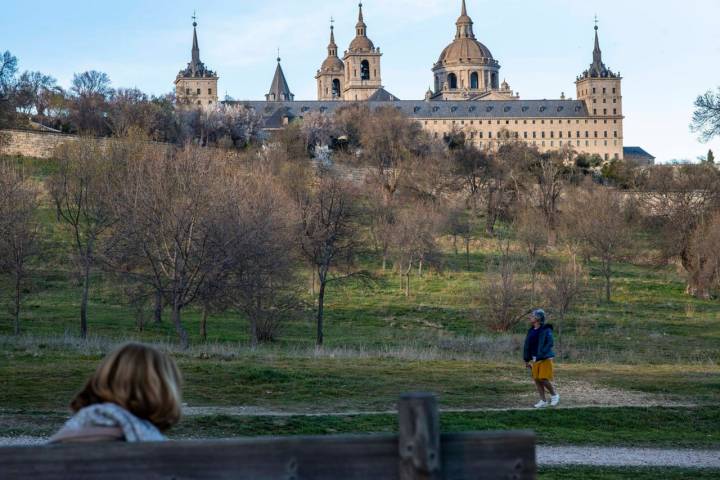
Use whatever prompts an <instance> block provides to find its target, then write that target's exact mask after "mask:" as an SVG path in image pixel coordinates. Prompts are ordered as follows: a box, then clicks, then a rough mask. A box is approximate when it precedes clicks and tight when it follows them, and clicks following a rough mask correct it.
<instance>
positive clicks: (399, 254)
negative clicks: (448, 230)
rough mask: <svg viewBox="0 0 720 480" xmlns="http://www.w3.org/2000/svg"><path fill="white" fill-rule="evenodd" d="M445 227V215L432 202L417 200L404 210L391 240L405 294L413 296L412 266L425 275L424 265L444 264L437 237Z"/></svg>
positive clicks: (436, 265)
mask: <svg viewBox="0 0 720 480" xmlns="http://www.w3.org/2000/svg"><path fill="white" fill-rule="evenodd" d="M441 227H442V217H441V215H440V214H439V213H438V212H437V210H436V209H435V208H434V206H432V205H429V204H423V203H420V202H418V203H417V204H415V205H410V206H409V207H406V208H405V209H403V210H401V211H400V213H399V214H398V219H397V224H396V228H395V231H394V237H393V240H392V253H393V257H394V259H395V263H396V266H397V269H398V271H399V273H400V277H401V279H404V285H402V283H403V282H401V286H404V288H405V296H407V297H409V296H410V279H411V275H412V271H413V267H417V269H418V275H422V272H423V268H424V266H425V265H429V266H433V267H436V268H438V267H439V266H440V264H441V255H440V249H439V247H438V245H437V243H436V238H437V236H438V234H439V233H440V229H441Z"/></svg>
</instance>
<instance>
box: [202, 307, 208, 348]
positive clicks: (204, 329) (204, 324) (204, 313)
mask: <svg viewBox="0 0 720 480" xmlns="http://www.w3.org/2000/svg"><path fill="white" fill-rule="evenodd" d="M207 319H208V307H207V306H203V311H202V318H201V319H200V338H202V340H203V342H207Z"/></svg>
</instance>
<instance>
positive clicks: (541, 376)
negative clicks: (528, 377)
mask: <svg viewBox="0 0 720 480" xmlns="http://www.w3.org/2000/svg"><path fill="white" fill-rule="evenodd" d="M532 377H533V380H552V379H553V378H554V377H553V361H552V359H551V358H548V359H547V360H540V361H539V362H535V363H533V364H532Z"/></svg>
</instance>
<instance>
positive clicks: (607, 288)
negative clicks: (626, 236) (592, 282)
mask: <svg viewBox="0 0 720 480" xmlns="http://www.w3.org/2000/svg"><path fill="white" fill-rule="evenodd" d="M611 268H612V266H611V263H610V261H609V260H608V261H607V262H606V263H605V300H607V302H608V303H610V293H611V292H610V288H611V285H610V277H611V276H612V270H611Z"/></svg>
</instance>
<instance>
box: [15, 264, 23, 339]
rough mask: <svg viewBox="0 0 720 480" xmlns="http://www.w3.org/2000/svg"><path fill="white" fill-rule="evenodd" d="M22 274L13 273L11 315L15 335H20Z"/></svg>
mask: <svg viewBox="0 0 720 480" xmlns="http://www.w3.org/2000/svg"><path fill="white" fill-rule="evenodd" d="M21 286H22V275H21V274H20V273H17V272H16V273H15V299H14V300H15V305H14V311H13V316H14V318H15V335H20V298H21Z"/></svg>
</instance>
